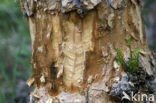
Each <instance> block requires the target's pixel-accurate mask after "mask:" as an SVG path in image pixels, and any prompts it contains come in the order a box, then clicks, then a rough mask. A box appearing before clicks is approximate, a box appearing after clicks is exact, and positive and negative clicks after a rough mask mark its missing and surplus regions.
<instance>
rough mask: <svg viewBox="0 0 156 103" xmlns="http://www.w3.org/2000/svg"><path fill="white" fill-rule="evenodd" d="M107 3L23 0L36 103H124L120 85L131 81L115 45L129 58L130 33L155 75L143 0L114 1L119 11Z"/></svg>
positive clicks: (147, 70) (101, 0) (98, 0)
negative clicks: (117, 89)
mask: <svg viewBox="0 0 156 103" xmlns="http://www.w3.org/2000/svg"><path fill="white" fill-rule="evenodd" d="M108 4H109V3H107V1H106V0H60V1H57V0H21V7H22V9H23V13H24V14H25V15H26V17H27V18H28V21H29V26H30V34H31V39H32V48H33V51H32V61H31V63H32V67H33V76H32V77H31V78H30V79H29V80H28V85H29V86H31V85H32V84H34V85H35V90H34V91H33V92H32V93H31V95H30V98H31V101H30V102H31V103H34V101H35V102H37V103H118V102H119V103H120V102H121V100H120V99H121V98H120V97H119V95H118V94H120V93H118V92H114V91H115V89H116V88H117V86H115V84H116V85H118V84H121V85H122V84H123V85H124V83H127V85H128V86H129V85H130V84H131V83H129V81H126V80H125V81H124V79H123V78H128V74H127V73H126V72H124V70H123V68H121V66H119V65H118V64H117V62H116V56H117V54H116V51H115V49H117V48H119V49H121V50H122V51H123V53H124V58H129V57H130V51H129V49H128V46H127V42H126V40H125V39H126V38H130V37H131V38H133V40H132V50H135V49H136V48H138V47H141V53H140V57H139V60H140V67H142V69H143V70H144V71H145V73H146V75H149V76H154V75H155V67H156V62H155V59H154V58H155V57H154V54H153V53H151V52H150V51H149V49H148V47H147V44H146V38H145V32H144V25H143V21H142V15H141V8H142V7H141V1H139V0H138V1H137V0H131V1H130V0H114V1H113V2H112V4H111V6H113V8H114V9H115V10H114V9H112V8H110V7H109V5H108ZM150 83H152V81H151V82H150ZM118 88H120V87H118ZM142 88H145V87H142ZM128 89H130V87H127V90H128ZM139 90H140V89H139Z"/></svg>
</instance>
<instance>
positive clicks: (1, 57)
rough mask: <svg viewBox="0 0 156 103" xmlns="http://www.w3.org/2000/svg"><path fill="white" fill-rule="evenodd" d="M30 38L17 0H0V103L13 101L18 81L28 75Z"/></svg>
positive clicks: (12, 102)
mask: <svg viewBox="0 0 156 103" xmlns="http://www.w3.org/2000/svg"><path fill="white" fill-rule="evenodd" d="M30 59H31V40H30V35H29V32H28V25H27V21H26V18H25V17H24V16H23V14H22V12H21V8H20V5H19V0H17V1H15V0H0V84H1V85H0V103H15V101H14V100H15V95H16V94H17V85H19V81H21V80H22V81H26V80H27V79H28V77H30V76H31V75H32V71H31V70H32V69H31V65H30Z"/></svg>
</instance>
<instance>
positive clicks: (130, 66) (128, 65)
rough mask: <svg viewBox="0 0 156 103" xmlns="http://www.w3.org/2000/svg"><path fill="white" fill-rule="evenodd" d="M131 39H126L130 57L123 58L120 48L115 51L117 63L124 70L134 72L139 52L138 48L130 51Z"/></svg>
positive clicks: (137, 63)
mask: <svg viewBox="0 0 156 103" xmlns="http://www.w3.org/2000/svg"><path fill="white" fill-rule="evenodd" d="M131 41H132V39H131V38H129V39H127V42H128V46H129V50H130V58H129V59H128V60H125V59H124V57H123V53H122V51H121V50H119V49H116V52H117V63H118V64H119V65H121V66H122V67H123V68H124V70H125V71H128V72H131V73H136V72H138V70H139V54H140V48H137V49H136V50H135V51H134V52H132V48H131Z"/></svg>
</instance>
